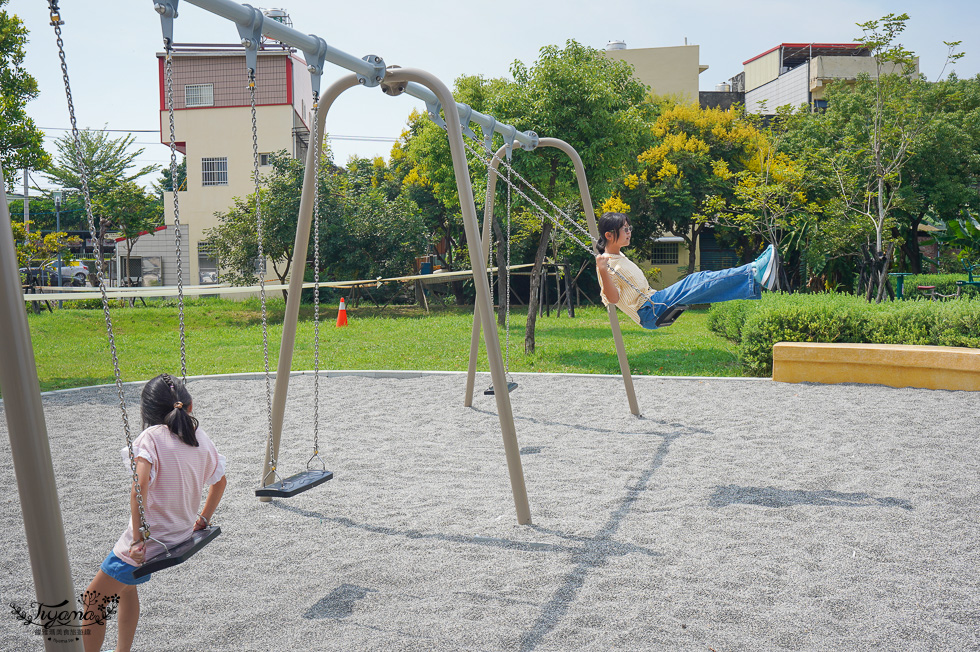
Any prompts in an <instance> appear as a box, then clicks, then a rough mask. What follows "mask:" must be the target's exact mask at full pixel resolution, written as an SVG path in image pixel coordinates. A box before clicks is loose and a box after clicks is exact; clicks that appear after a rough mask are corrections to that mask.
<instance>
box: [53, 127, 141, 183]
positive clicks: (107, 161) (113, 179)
mask: <svg viewBox="0 0 980 652" xmlns="http://www.w3.org/2000/svg"><path fill="white" fill-rule="evenodd" d="M78 139H79V142H80V144H81V150H82V151H81V157H80V158H81V165H82V166H83V168H84V171H85V173H86V174H87V176H88V182H89V190H91V191H92V193H93V195H94V194H97V193H98V192H100V191H101V190H102V189H104V188H109V187H112V186H113V185H116V184H119V183H125V182H127V181H135V180H137V179H139V178H140V177H142V176H144V175H146V174H149V173H151V172H154V171H156V170H157V169H159V167H160V166H158V165H146V166H143V167H141V168H139V169H137V170H135V171H134V170H133V168H134V167H135V166H136V159H137V158H139V156H140V155H142V154H143V148H142V147H141V148H139V149H136V150H131V149H130V147H131V146H132V145H133V143H134V142H135V141H136V137H135V136H133V135H132V134H127V135H125V136H123V137H121V138H112V137H111V136H110V135H109V132H108V131H106V130H104V129H101V130H100V129H95V130H91V129H85V130H82V131H79V132H78ZM54 145H55V148H56V149H57V150H58V154H57V155H56V156H55V162H54V163H52V164H50V165H48V166H46V167H45V168H43V169H42V171H43V172H44V174H45V175H46V176H47V177H48V178H49V179H51V181H53V182H54V183H55V184H57V185H59V186H61V187H62V188H67V189H75V190H81V189H82V179H81V171H82V169H83V168H80V167H79V157H78V156H77V155H76V152H75V139H74V137H73V136H72V134H71V133H66V134H65V135H63V136H61V137H59V138H58V139H57V140H55V142H54Z"/></svg>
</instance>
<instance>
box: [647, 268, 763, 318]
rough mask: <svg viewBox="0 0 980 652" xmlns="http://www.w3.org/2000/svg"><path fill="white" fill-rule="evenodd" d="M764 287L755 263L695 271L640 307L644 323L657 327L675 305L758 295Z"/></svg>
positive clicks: (659, 292)
mask: <svg viewBox="0 0 980 652" xmlns="http://www.w3.org/2000/svg"><path fill="white" fill-rule="evenodd" d="M761 296H762V288H761V287H760V286H759V284H758V283H756V281H755V276H754V269H753V268H752V265H751V264H748V265H742V266H741V267H732V268H730V269H721V270H718V271H713V272H695V273H694V274H689V275H688V276H685V277H684V278H683V279H681V280H680V281H678V282H677V283H674V284H673V285H671V286H670V287H667V288H664V289H663V290H658V291H656V292H654V293H653V295H652V296H651V297H650V300H648V301H647V302H646V303H645V304H644V305H643V307H641V308H640V309H639V311H637V313H638V314H639V317H640V326H642V327H643V328H648V329H651V330H652V329H654V328H657V318H658V317H660V315H662V314H663V313H664V312H665V311H667V310H668V309H669V308H671V307H673V306H690V305H694V304H696V303H717V302H719V301H733V300H735V299H758V298H759V297H761Z"/></svg>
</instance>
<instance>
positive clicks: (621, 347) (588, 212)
mask: <svg viewBox="0 0 980 652" xmlns="http://www.w3.org/2000/svg"><path fill="white" fill-rule="evenodd" d="M538 147H554V148H555V149H560V150H561V151H563V152H565V154H567V155H568V158H570V159H572V164H573V165H574V166H575V179H576V180H577V181H578V188H579V193H581V196H582V207H583V208H584V209H585V219H586V221H587V222H588V223H589V233H591V234H592V238H593V239H594V240H598V238H599V227H598V225H597V224H596V221H595V210H594V209H593V208H592V195H591V193H589V181H588V179H586V177H585V166H584V165H582V157H581V156H579V155H578V152H576V151H575V148H574V147H572V146H571V145H569V144H568V143H566V142H565V141H564V140H559V139H558V138H541V139H540V140H539V141H538ZM607 310H608V312H609V328H610V329H611V330H612V334H613V340H614V341H615V342H616V355H617V356H618V357H619V370H620V372H621V373H622V374H623V384H624V385H625V386H626V399H627V400H628V401H629V404H630V412H632V413H633V414H634V415H636V416H639V415H640V406H639V403H637V401H636V390H635V389H634V388H633V376H632V375H631V374H630V363H629V359H628V358H627V357H626V345H625V344H623V333H622V331H621V330H620V328H619V316H618V315H617V314H616V306H607Z"/></svg>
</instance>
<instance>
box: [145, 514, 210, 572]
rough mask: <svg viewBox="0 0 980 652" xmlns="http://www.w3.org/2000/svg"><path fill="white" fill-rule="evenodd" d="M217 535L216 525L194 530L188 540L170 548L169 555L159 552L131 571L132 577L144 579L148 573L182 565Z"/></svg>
mask: <svg viewBox="0 0 980 652" xmlns="http://www.w3.org/2000/svg"><path fill="white" fill-rule="evenodd" d="M219 534H221V528H220V527H218V526H217V525H215V526H212V527H206V528H204V529H203V530H194V534H192V535H191V538H190V539H187V540H186V541H184V542H183V543H179V544H177V545H176V546H170V551H169V553H168V552H166V551H165V552H161V553H160V554H159V555H157V556H156V557H153V558H152V559H149V560H147V561H146V562H144V563H143V565H142V566H140V567H139V568H137V569H136V570H134V571H133V577H144V576H146V575H149V574H150V573H155V572H157V571H162V570H163V569H165V568H170V567H171V566H176V565H177V564H183V563H184V562H185V561H187V560H188V559H190V558H191V557H193V556H194V554H195V553H196V552H197V551H198V550H200V549H201V548H203V547H204V546H206V545H208V544H209V543H211V540H212V539H214V538H215V537H216V536H218V535H219Z"/></svg>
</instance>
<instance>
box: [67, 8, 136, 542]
mask: <svg viewBox="0 0 980 652" xmlns="http://www.w3.org/2000/svg"><path fill="white" fill-rule="evenodd" d="M48 4H49V6H50V7H51V23H52V26H53V27H54V33H55V37H56V42H57V45H58V58H59V59H60V60H61V76H62V79H63V80H64V83H65V96H66V98H67V100H68V116H69V118H70V120H71V134H72V140H73V142H74V145H75V152H74V153H75V163H76V165H78V170H79V178H80V180H81V182H82V197H83V199H84V201H85V217H86V219H87V220H88V228H89V233H91V235H92V242H93V243H95V249H96V260H97V262H98V265H97V268H96V276H97V278H98V279H99V291H100V293H101V294H102V314H103V316H104V317H105V325H106V336H107V337H108V340H109V351H110V353H111V355H112V370H113V374H114V377H115V381H116V394H117V396H118V397H119V410H120V412H121V413H122V420H123V430H124V431H125V433H126V448H127V449H128V451H129V468H130V470H131V471H132V474H133V488H134V489H135V490H136V506H137V510H138V511H139V517H140V532H141V533H142V535H143V539H144V540H146V539H148V538H149V537H150V528H149V526H148V525H147V524H146V514H145V512H144V507H143V492H142V490H141V488H140V483H139V476H138V475H137V473H136V455H135V453H134V452H133V435H132V431H131V429H130V426H129V414H128V413H127V411H126V398H125V394H124V392H123V385H122V373H121V372H120V370H119V355H118V352H117V350H116V338H115V334H114V332H113V329H112V316H111V314H110V312H109V297H108V295H107V294H106V289H105V276H104V273H103V267H104V265H105V254H104V252H103V251H102V242H101V241H100V240H99V239H98V232H97V231H96V228H95V216H94V215H93V213H92V195H91V192H90V190H89V185H88V173H87V172H86V170H85V165H84V161H83V159H82V142H81V136H80V135H79V132H78V120H77V119H76V116H75V103H74V101H73V100H72V94H71V82H70V80H69V78H68V61H67V60H66V58H65V43H64V40H63V39H62V37H61V25H62V24H63V22H62V21H61V17H60V15H59V14H58V3H57V2H56V1H55V0H49V3H48ZM133 534H134V535H135V534H136V532H134V533H133Z"/></svg>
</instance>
